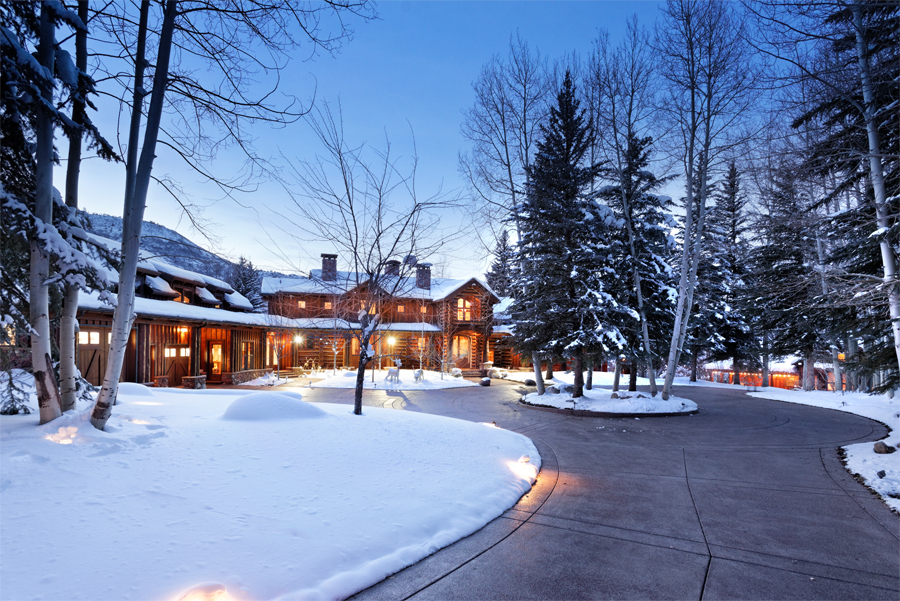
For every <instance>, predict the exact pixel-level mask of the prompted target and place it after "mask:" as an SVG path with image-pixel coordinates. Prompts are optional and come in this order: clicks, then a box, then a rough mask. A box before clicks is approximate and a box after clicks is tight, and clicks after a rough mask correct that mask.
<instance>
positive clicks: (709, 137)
mask: <svg viewBox="0 0 900 601" xmlns="http://www.w3.org/2000/svg"><path fill="white" fill-rule="evenodd" d="M734 10H735V9H734V7H733V6H732V5H730V4H728V3H723V2H712V1H697V0H670V1H669V2H668V3H667V5H666V7H665V8H664V9H663V15H664V16H663V19H662V20H661V21H660V22H659V23H658V24H657V33H656V40H655V48H656V51H657V52H658V53H660V55H661V74H662V76H663V77H664V78H665V79H666V80H667V83H668V86H667V89H666V94H667V98H666V101H665V102H664V104H663V108H664V110H665V112H666V113H667V114H668V115H669V117H670V119H671V121H672V125H673V128H674V130H675V131H676V132H677V133H676V134H675V135H674V138H675V140H674V142H675V143H677V145H678V155H679V157H680V159H681V162H682V166H683V168H684V176H685V180H686V184H685V196H686V200H685V219H684V233H683V245H682V251H681V260H680V276H679V277H680V279H679V282H678V300H677V303H676V306H675V323H674V327H673V329H672V338H671V343H670V346H669V357H668V361H667V368H666V380H665V384H664V385H663V391H662V398H663V399H664V400H667V399H668V398H669V396H670V394H671V390H672V383H673V381H674V378H675V369H676V367H677V366H678V362H679V360H680V358H681V351H682V347H683V344H684V339H685V335H686V333H687V327H688V322H689V320H690V316H691V306H692V303H693V298H694V290H695V287H696V285H697V269H698V267H699V263H700V254H701V245H702V243H703V235H702V234H703V228H704V225H705V222H706V202H707V198H708V191H709V188H710V186H709V181H710V176H711V171H712V170H713V169H715V168H716V166H717V164H718V163H719V162H721V161H722V159H723V158H724V157H723V155H724V153H727V152H729V151H730V150H732V149H733V148H734V147H735V145H736V144H737V143H739V142H740V141H741V140H740V136H739V135H738V133H739V132H738V127H739V125H740V124H741V120H742V118H743V117H744V114H745V112H746V111H747V110H748V109H749V108H750V106H751V105H752V103H753V101H754V100H755V94H754V89H755V83H756V81H755V80H756V77H755V71H756V69H757V67H755V66H754V65H753V63H752V62H751V61H750V56H751V54H750V52H749V46H748V44H747V43H746V40H745V36H744V26H743V23H742V21H741V18H740V15H738V14H736V13H735V12H734ZM740 133H743V132H740ZM695 190H697V195H696V198H695V193H694V191H695Z"/></svg>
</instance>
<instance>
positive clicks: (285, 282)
mask: <svg viewBox="0 0 900 601" xmlns="http://www.w3.org/2000/svg"><path fill="white" fill-rule="evenodd" d="M357 276H358V277H357ZM321 278H322V270H321V269H313V270H312V271H310V277H308V278H300V277H296V278H272V277H266V278H263V281H262V294H263V295H273V294H278V293H279V292H282V293H286V294H341V293H344V292H347V291H349V290H352V289H353V288H355V287H356V283H357V281H359V282H360V283H362V282H365V281H366V278H365V276H364V275H363V274H356V273H354V272H349V271H338V272H337V277H336V279H335V280H334V281H323V280H322V279H321ZM473 282H475V283H478V284H479V285H481V286H482V287H483V288H485V289H486V290H487V291H488V292H489V293H490V294H491V295H493V296H494V298H496V299H498V300H499V297H498V296H497V295H496V293H494V291H493V290H491V287H490V286H488V284H487V282H486V281H484V280H483V279H482V278H480V277H470V278H463V279H449V278H431V288H430V289H427V290H426V289H424V288H417V287H416V278H415V277H402V278H398V277H396V276H382V278H381V289H382V290H385V291H388V292H393V294H394V296H396V297H397V298H408V299H416V300H431V301H440V300H444V299H446V298H447V297H449V296H451V295H452V294H453V293H454V292H456V291H457V290H459V289H460V288H463V287H465V286H467V285H469V284H470V283H473Z"/></svg>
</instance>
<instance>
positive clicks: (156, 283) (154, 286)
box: [147, 275, 178, 298]
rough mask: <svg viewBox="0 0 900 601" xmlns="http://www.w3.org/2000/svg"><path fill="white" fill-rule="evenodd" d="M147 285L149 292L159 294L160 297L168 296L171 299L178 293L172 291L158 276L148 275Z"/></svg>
mask: <svg viewBox="0 0 900 601" xmlns="http://www.w3.org/2000/svg"><path fill="white" fill-rule="evenodd" d="M147 285H148V286H150V290H152V291H153V294H159V295H160V296H170V297H172V298H175V297H176V296H178V293H177V292H175V291H174V290H172V287H171V286H169V283H168V282H167V281H165V280H164V279H162V278H161V277H159V276H156V275H148V276H147Z"/></svg>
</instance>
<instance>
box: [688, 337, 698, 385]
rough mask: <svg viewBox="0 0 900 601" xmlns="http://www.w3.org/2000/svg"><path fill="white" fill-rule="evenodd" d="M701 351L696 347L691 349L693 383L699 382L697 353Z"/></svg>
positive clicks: (691, 379) (691, 378)
mask: <svg viewBox="0 0 900 601" xmlns="http://www.w3.org/2000/svg"><path fill="white" fill-rule="evenodd" d="M699 350H700V349H698V348H697V346H696V345H694V347H693V348H692V349H691V377H690V381H691V382H696V381H697V353H698V352H699Z"/></svg>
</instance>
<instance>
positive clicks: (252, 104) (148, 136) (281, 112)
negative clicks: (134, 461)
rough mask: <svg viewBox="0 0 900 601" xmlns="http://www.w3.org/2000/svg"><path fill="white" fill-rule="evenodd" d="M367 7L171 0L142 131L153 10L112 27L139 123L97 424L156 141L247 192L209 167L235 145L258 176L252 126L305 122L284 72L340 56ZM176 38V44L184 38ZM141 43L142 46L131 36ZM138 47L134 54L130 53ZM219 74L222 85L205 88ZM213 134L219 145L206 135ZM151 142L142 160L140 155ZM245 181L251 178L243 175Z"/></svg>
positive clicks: (117, 365) (105, 402)
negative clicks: (276, 98)
mask: <svg viewBox="0 0 900 601" xmlns="http://www.w3.org/2000/svg"><path fill="white" fill-rule="evenodd" d="M369 6H370V5H369V3H368V2H367V1H366V0H327V1H325V2H321V3H313V2H303V3H290V2H286V1H284V2H273V3H270V4H254V3H250V4H247V5H234V4H224V5H223V4H220V3H216V2H202V1H191V0H181V1H180V2H179V1H178V0H168V1H167V2H166V4H165V10H164V13H163V17H162V21H161V24H160V25H159V36H158V38H157V39H158V44H157V48H156V62H155V64H154V65H153V67H154V76H153V88H152V92H151V100H150V105H149V108H148V110H147V113H146V122H145V123H143V126H142V122H143V119H142V117H143V98H144V96H145V95H146V94H147V92H146V90H145V89H144V82H143V78H144V71H145V69H146V68H148V67H149V66H151V65H150V62H149V57H148V46H147V44H148V40H149V39H150V38H149V36H148V32H150V31H152V30H153V28H152V27H151V25H150V23H149V12H150V3H149V2H148V1H142V2H141V5H140V17H139V21H138V23H137V25H136V28H135V26H134V23H133V21H131V18H130V17H129V16H128V15H127V14H126V13H127V7H126V8H124V9H123V11H124V12H123V13H122V14H120V15H116V14H113V15H112V16H110V18H109V28H108V31H109V35H110V37H111V38H112V40H113V41H112V43H113V45H114V46H115V45H116V44H118V48H119V53H120V56H119V58H121V59H122V60H125V61H126V63H127V64H129V65H131V66H132V67H133V69H132V73H133V75H132V74H126V73H120V72H115V73H114V74H113V75H112V76H111V77H113V78H117V79H121V80H123V83H124V89H126V90H129V91H131V92H132V104H131V107H130V112H131V124H130V131H129V142H128V159H127V160H126V181H125V188H126V189H125V209H124V216H123V233H122V256H123V267H122V270H121V271H120V280H119V291H118V292H119V302H118V305H117V307H116V310H115V313H114V315H113V327H112V341H111V344H110V352H109V357H108V361H107V370H106V375H105V376H104V381H103V387H102V388H101V391H100V394H99V396H98V397H97V402H96V404H95V406H94V411H93V415H92V418H91V423H93V424H94V426H95V427H97V428H98V429H103V427H104V425H105V424H106V421H107V420H108V419H109V416H110V413H111V408H112V405H113V404H114V402H115V397H116V391H117V388H118V382H119V376H120V374H121V370H122V364H123V361H124V357H125V351H126V347H127V344H128V337H129V334H130V331H131V324H132V323H133V320H134V276H135V273H136V265H137V261H138V252H139V249H140V239H141V225H142V221H143V212H144V207H145V205H146V199H147V191H148V188H149V185H150V181H151V179H152V178H153V175H152V167H153V160H154V158H155V156H156V147H157V140H159V139H160V136H161V134H162V135H163V136H164V138H163V141H162V144H163V145H165V146H166V147H168V148H169V149H170V150H172V151H173V152H174V153H175V154H176V155H177V156H179V157H180V158H181V159H183V160H184V161H185V162H186V163H187V164H188V165H189V166H190V167H192V168H194V169H195V170H197V171H198V172H200V173H202V174H204V175H207V176H209V177H210V180H211V181H212V182H213V183H214V184H217V185H219V186H220V188H221V189H223V190H224V191H226V192H229V193H230V192H231V191H233V190H235V189H238V188H239V187H240V185H239V184H238V185H236V184H234V183H233V182H229V181H226V180H223V179H220V178H216V177H214V174H213V173H211V172H210V171H209V170H208V169H206V168H205V167H204V164H205V162H207V161H210V160H212V159H213V158H215V154H216V151H217V150H218V149H219V148H222V147H225V146H228V145H232V144H233V145H234V146H235V147H237V148H239V149H240V151H241V152H243V153H244V154H245V158H246V164H247V165H248V166H249V168H250V169H251V172H253V169H254V168H258V167H259V166H260V165H262V164H263V163H264V160H263V159H262V158H261V157H260V156H258V154H257V153H256V152H255V151H254V150H253V146H252V143H251V141H250V140H249V139H248V137H247V136H246V134H245V129H246V127H247V123H250V122H262V123H269V124H274V125H285V124H288V123H291V122H293V121H296V120H297V119H299V118H300V116H301V115H302V111H300V110H299V109H297V110H294V109H293V108H292V107H293V106H294V102H293V101H292V100H291V101H289V103H288V106H287V107H283V106H274V105H272V104H271V96H272V92H273V91H274V88H277V86H278V81H279V78H278V77H277V75H278V73H279V72H280V71H281V70H282V69H283V67H284V64H285V62H286V60H287V57H288V55H289V51H292V50H296V48H297V47H299V45H300V42H301V41H304V42H308V43H309V45H310V46H311V47H312V48H313V51H312V53H311V55H315V53H316V52H317V51H319V50H324V51H326V52H334V51H335V50H336V49H337V48H338V47H339V46H340V43H341V42H342V41H343V40H345V39H346V37H347V36H348V35H349V33H350V31H349V29H348V28H347V25H346V24H345V23H344V21H343V17H342V14H341V13H342V12H349V13H351V14H355V15H360V16H362V17H363V18H366V17H367V16H369V13H370V11H371V9H370V8H369ZM324 14H331V15H332V16H333V17H334V21H335V22H336V29H335V30H334V31H328V30H325V29H323V28H324V27H325V26H324V24H323V16H324ZM176 33H177V36H176ZM132 35H134V38H132V37H131V36H132ZM134 39H136V40H137V43H136V51H135V53H134V54H132V47H133V45H134ZM173 52H175V53H176V55H177V56H176V58H178V59H179V60H180V59H181V58H182V57H184V56H191V57H194V58H197V59H200V60H204V61H205V62H206V65H207V67H208V69H206V70H205V71H204V70H196V69H191V67H190V66H187V65H186V66H184V67H183V68H182V67H181V66H180V64H175V65H174V66H173V69H172V70H170V69H169V60H170V57H171V56H172V53H173ZM257 71H261V72H263V73H265V74H270V75H272V76H273V79H274V83H273V84H272V86H273V89H266V88H265V86H261V85H260V82H259V81H257V80H255V79H254V78H253V77H250V74H251V73H255V72H257ZM209 73H212V74H213V75H214V76H215V75H218V76H219V77H220V79H219V81H216V82H209V81H204V80H203V79H202V77H204V76H208V74H209ZM165 106H171V107H173V108H174V109H175V111H174V112H175V114H176V115H177V118H175V119H173V120H170V121H167V123H166V124H163V123H161V117H162V112H163V109H164V107H165ZM210 129H212V131H214V132H217V133H218V137H216V136H214V135H212V134H209V133H207V132H208V131H209V130H210ZM141 133H143V141H142V148H141V156H140V160H139V161H138V160H137V148H138V141H139V140H140V135H141ZM242 177H243V178H244V179H242V180H241V181H247V180H246V177H249V176H246V175H243V176H242Z"/></svg>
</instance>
